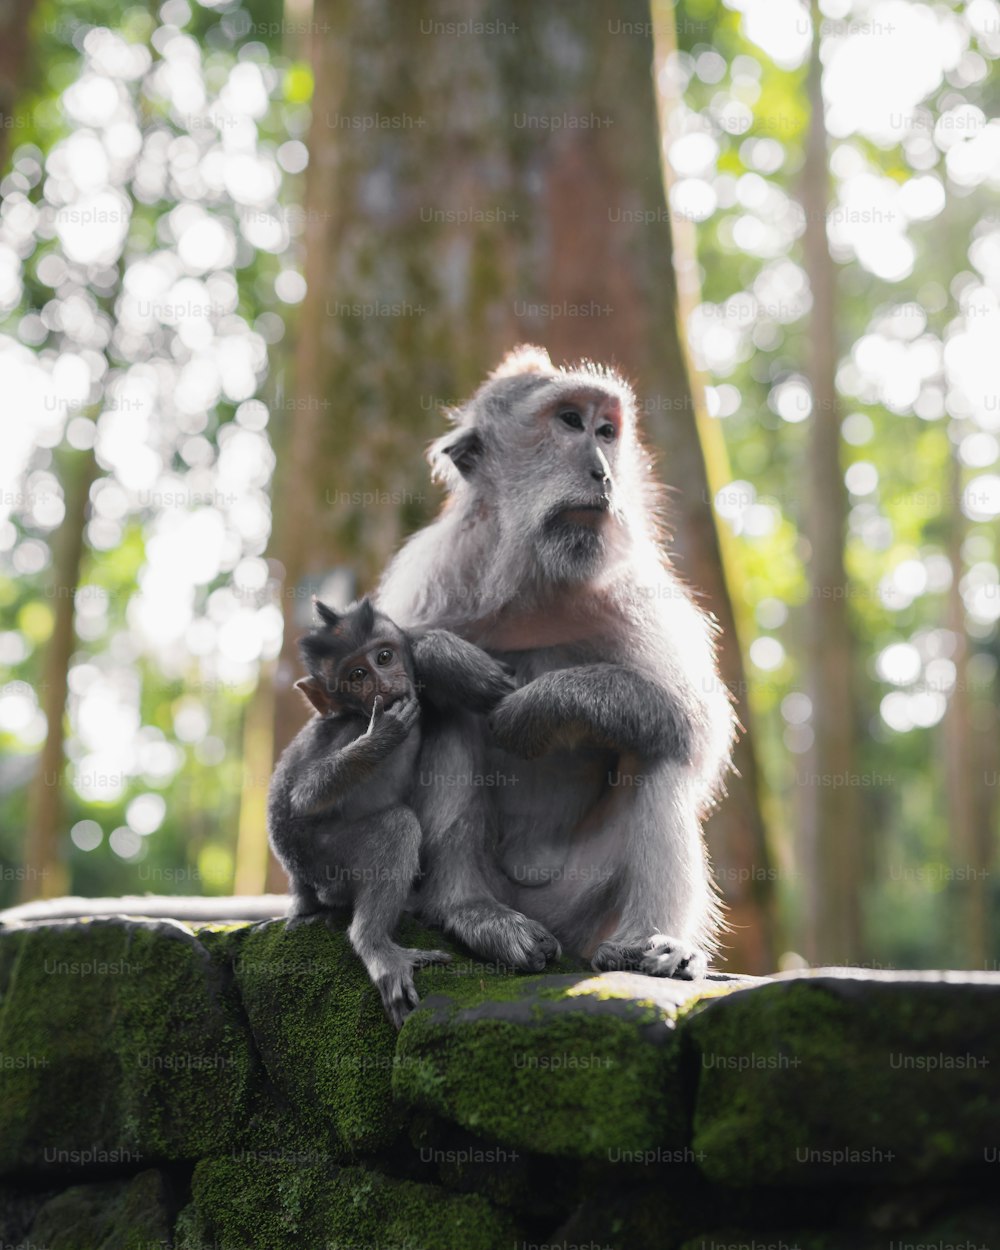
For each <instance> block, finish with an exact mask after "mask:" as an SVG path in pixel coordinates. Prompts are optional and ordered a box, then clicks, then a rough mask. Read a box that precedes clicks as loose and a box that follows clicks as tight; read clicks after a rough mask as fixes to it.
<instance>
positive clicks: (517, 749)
mask: <svg viewBox="0 0 1000 1250" xmlns="http://www.w3.org/2000/svg"><path fill="white" fill-rule="evenodd" d="M488 723H489V727H490V730H491V732H492V734H493V740H494V741H495V742H496V744H497V746H499V747H501V748H502V749H503V750H504V751H508V752H509V753H510V754H511V755H516V756H519V757H520V758H521V759H523V760H533V759H537V758H538V756H540V755H544V754H545V753H546V752H547V751H551V750H552V748H553V747H554V746H555V745H556V734H555V731H554V727H553V726H552V724H551V722H550V721H549V719H548V718H547V717H546V716H545V715H544V713H543V711H542V709H541V708H540V707H539V705H538V703H537V700H536V699H535V697H534V692H533V691H532V688H531V686H530V685H528V686H522V687H521V689H520V690H515V691H514V692H513V693H512V694H509V695H507V696H506V697H505V698H503V699H502V700H501V701H500V703H499V705H498V706H497V707H496V708H495V709H494V710H493V712H492V714H491V715H490V717H489V721H488Z"/></svg>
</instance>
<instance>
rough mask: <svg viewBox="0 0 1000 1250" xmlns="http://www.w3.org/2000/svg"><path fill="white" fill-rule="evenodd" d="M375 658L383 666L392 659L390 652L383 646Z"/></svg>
mask: <svg viewBox="0 0 1000 1250" xmlns="http://www.w3.org/2000/svg"><path fill="white" fill-rule="evenodd" d="M375 659H376V661H377V662H378V663H379V664H381V665H383V666H384V665H386V664H388V663H389V662H390V661H391V660H392V652H391V651H390V650H389V648H388V647H383V648H382V650H381V651H380V652H379V653H378V655H377V656H376V657H375Z"/></svg>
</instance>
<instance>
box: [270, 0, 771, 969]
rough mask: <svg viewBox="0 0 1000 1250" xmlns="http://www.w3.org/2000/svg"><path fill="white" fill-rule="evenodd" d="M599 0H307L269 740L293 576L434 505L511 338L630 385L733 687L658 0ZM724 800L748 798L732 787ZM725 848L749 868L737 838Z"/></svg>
mask: <svg viewBox="0 0 1000 1250" xmlns="http://www.w3.org/2000/svg"><path fill="white" fill-rule="evenodd" d="M608 12H609V11H608V10H607V9H606V8H605V7H604V6H602V5H600V4H599V3H597V0H584V2H581V3H578V4H574V5H558V6H556V5H538V4H531V3H529V2H528V0H506V2H505V3H497V2H495V0H494V2H487V0H472V2H463V3H460V2H459V0H422V2H421V3H415V4H412V5H408V6H406V7H405V8H404V7H401V6H399V5H394V4H392V3H391V2H390V0H362V2H361V3H356V2H355V3H348V2H347V0H318V3H317V7H316V12H315V22H314V27H315V28H316V29H318V30H321V29H323V28H324V27H325V28H328V29H327V33H326V34H325V35H324V36H323V37H322V38H321V39H317V41H316V45H315V49H314V57H315V60H314V73H315V80H316V88H317V95H316V98H315V100H314V112H313V120H312V128H311V133H310V142H309V149H310V154H311V164H310V170H309V188H308V191H307V196H306V223H307V238H306V256H305V272H306V278H307V281H308V283H309V294H308V295H307V297H306V304H305V305H304V306H303V309H302V315H301V329H300V334H299V343H298V349H297V353H296V358H295V362H294V368H295V378H294V388H295V403H294V405H293V406H292V407H291V408H290V409H289V410H288V413H287V419H286V430H285V435H286V450H285V455H284V464H283V469H282V479H281V482H280V483H279V486H278V490H277V494H276V499H277V508H278V510H279V518H278V522H279V524H278V531H277V537H276V542H275V546H274V549H273V554H275V555H276V556H277V557H278V558H279V559H280V560H281V562H282V563H283V564H284V566H285V570H286V579H287V588H286V598H285V602H286V613H285V615H286V644H285V645H286V650H285V653H284V655H283V658H282V664H281V666H280V669H279V674H278V682H279V689H278V694H277V699H278V716H277V728H276V738H277V744H276V745H277V746H278V747H279V748H280V746H281V745H283V743H284V742H285V741H287V739H288V737H289V734H290V732H291V730H292V728H293V727H294V725H295V724H297V723H299V722H300V721H301V718H302V713H301V711H300V710H299V709H298V708H297V707H294V705H292V704H290V702H289V687H290V683H291V681H292V679H293V676H294V665H293V663H292V652H291V649H290V648H291V646H292V641H293V640H292V637H291V635H292V632H293V630H296V629H298V628H299V626H298V624H297V623H296V621H295V616H296V614H295V606H296V602H297V600H296V595H295V593H294V591H295V588H296V587H297V586H298V585H299V584H300V583H302V581H303V580H304V579H305V578H307V577H308V576H310V575H313V576H315V575H318V574H321V573H322V572H323V571H324V570H327V569H329V568H331V567H332V566H335V565H339V564H352V565H354V566H355V567H356V568H357V569H358V572H359V574H360V580H361V583H362V586H363V587H367V586H370V585H371V584H372V583H373V581H374V579H375V577H376V575H377V573H378V571H379V569H380V568H381V567H382V565H383V564H384V563H385V561H386V560H387V559H388V557H389V556H390V555H391V554H392V552H393V550H394V549H395V548H396V546H397V545H398V543H399V540H400V538H401V537H402V536H403V534H404V533H405V532H407V531H409V530H410V529H412V528H413V527H414V526H415V525H417V524H419V523H421V522H423V521H424V520H425V519H426V518H427V516H428V515H429V513H430V512H431V511H432V510H433V500H431V499H429V498H428V497H427V496H426V494H425V491H426V486H425V482H426V469H425V466H424V465H423V464H422V463H421V457H420V452H421V448H422V446H423V445H424V444H425V443H426V441H427V440H428V439H429V438H430V437H431V436H432V435H434V434H436V433H439V432H440V430H441V428H442V417H441V414H440V411H439V409H440V408H441V407H442V406H443V405H447V404H449V403H453V402H455V401H456V400H459V399H461V398H462V397H463V396H465V395H467V394H468V393H469V392H470V391H471V390H472V389H473V388H474V387H475V386H476V384H477V383H478V382H479V381H480V380H481V378H482V376H483V374H484V372H485V370H486V369H488V368H489V367H490V366H491V365H492V364H493V363H494V362H495V361H496V360H497V358H498V357H499V356H500V354H501V353H502V352H503V351H504V350H506V349H507V348H509V347H510V346H511V345H512V344H513V343H515V342H517V341H518V340H528V341H536V342H539V343H540V344H542V345H543V346H545V347H546V348H548V349H549V351H550V353H551V354H552V356H553V359H555V360H562V359H566V358H569V359H578V358H580V357H583V356H589V357H592V358H594V359H596V360H601V361H610V362H614V363H616V364H618V365H619V366H620V367H621V368H622V369H623V370H624V371H625V372H626V373H627V375H628V376H629V377H630V378H632V379H633V380H634V382H635V384H636V386H637V390H638V395H639V401H640V406H641V409H642V416H643V421H644V425H645V428H646V432H647V435H648V437H649V438H650V441H651V442H652V444H653V445H654V447H655V448H656V449H657V451H658V452H659V453H660V460H661V471H662V473H663V475H664V477H665V479H666V481H667V483H668V485H670V486H672V487H673V488H674V495H675V508H674V520H675V523H676V528H677V531H678V539H679V563H680V564H681V567H682V571H683V572H684V573H685V574H686V576H687V577H688V578H689V579H690V580H691V581H692V582H694V583H695V584H696V585H698V587H699V589H700V590H701V591H702V592H703V596H704V599H705V600H706V601H707V606H708V607H709V608H710V610H713V611H715V612H716V614H717V615H718V616H719V617H720V619H721V620H722V621H723V624H724V625H726V626H728V627H729V628H728V641H727V642H726V646H727V647H728V648H729V650H728V651H727V652H726V656H727V678H730V679H733V675H734V674H735V685H736V688H738V689H741V688H742V685H743V683H742V679H741V676H740V669H739V652H738V650H737V649H736V647H735V642H734V639H733V630H732V628H731V624H732V609H731V606H730V604H729V600H728V596H727V592H726V585H725V580H724V577H723V576H722V575H721V572H720V571H719V560H720V554H719V546H718V536H717V534H716V532H715V528H714V521H713V518H712V514H711V506H710V498H711V493H710V490H709V485H708V479H707V476H706V470H705V463H704V452H703V449H702V447H701V444H700V441H699V433H698V422H697V419H696V407H695V405H694V402H693V396H692V389H691V379H690V376H689V373H688V367H687V360H686V355H685V351H684V347H683V336H682V333H681V328H680V323H679V318H678V309H677V284H676V280H675V275H674V271H673V267H672V250H673V243H672V237H671V229H670V222H669V219H668V216H667V211H666V201H665V198H664V187H663V181H662V174H661V167H660V132H659V128H658V124H657V105H656V99H655V94H654V89H653V76H652V70H653V43H652V38H651V35H650V33H649V32H650V14H649V8H648V4H647V3H646V2H645V0H627V2H626V3H623V4H621V5H619V6H617V7H616V9H615V13H614V17H615V25H616V27H617V26H618V25H619V19H620V24H621V29H623V30H631V31H634V32H636V33H634V34H628V35H621V34H612V33H611V30H610V23H609V20H608ZM387 31H390V32H391V33H392V38H391V39H387V38H386V32H387ZM626 84H627V89H626V87H625V85H626ZM651 223H652V224H651ZM326 405H329V406H328V407H327V406H326ZM281 510H285V514H284V516H281V515H280V512H281ZM744 782H745V778H744V779H743V780H741V781H737V783H736V785H737V787H738V788H739V787H742V786H743V785H744ZM729 802H730V803H731V804H737V805H738V804H740V803H746V802H753V803H755V802H756V800H755V797H754V796H753V795H752V793H751V792H750V791H749V790H745V789H742V788H740V791H739V793H738V794H737V795H736V796H735V797H733V798H730V800H729ZM727 836H728V835H727ZM712 850H713V852H714V853H715V855H716V857H717V859H718V860H719V862H720V864H721V865H722V866H723V867H724V868H725V869H726V871H725V872H724V873H723V880H724V882H727V883H728V882H729V881H731V880H737V879H738V877H739V875H740V874H738V873H736V872H733V871H732V867H733V866H734V865H738V864H739V863H740V862H742V859H741V856H743V854H744V849H743V848H742V847H740V848H735V847H733V846H732V845H729V844H727V841H726V840H724V839H723V838H716V839H714V840H713V845H712ZM750 854H751V857H759V856H760V855H762V854H763V849H762V846H761V845H760V844H758V845H755V846H754V848H753V850H752V851H751V852H750ZM737 919H738V922H739V924H740V926H741V928H740V929H739V930H737V932H736V934H735V936H734V939H733V944H734V947H735V948H736V949H737V951H738V960H739V962H740V963H741V964H743V966H747V967H751V966H752V967H754V968H761V970H763V969H762V964H763V962H764V961H765V960H766V957H767V942H766V941H765V940H763V939H762V938H761V937H760V934H762V933H765V932H767V929H766V924H765V920H764V913H763V909H762V908H761V907H760V906H759V905H756V904H751V905H748V906H746V907H741V908H740V912H739V915H738V917H737ZM748 935H749V937H748Z"/></svg>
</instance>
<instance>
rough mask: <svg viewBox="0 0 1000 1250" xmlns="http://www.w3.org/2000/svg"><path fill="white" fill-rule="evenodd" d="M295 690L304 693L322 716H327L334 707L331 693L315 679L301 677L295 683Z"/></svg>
mask: <svg viewBox="0 0 1000 1250" xmlns="http://www.w3.org/2000/svg"><path fill="white" fill-rule="evenodd" d="M295 689H296V690H301V691H302V693H303V694H304V695H305V697H306V698H307V699H308V700H309V702H310V703H311V704H312V705H313V707H314V708H315V709H316V711H317V712H319V714H320V716H326V715H327V713H328V712H329V711H330V709H331V708H332V706H333V701H332V700H331V698H330V695H329V693H328V692H327V691H326V689H325V688H324V687H323V686H321V685H320V684H319V682H318V681H317V680H316V678H315V677H300V678H299V680H298V681H297V682H296V683H295Z"/></svg>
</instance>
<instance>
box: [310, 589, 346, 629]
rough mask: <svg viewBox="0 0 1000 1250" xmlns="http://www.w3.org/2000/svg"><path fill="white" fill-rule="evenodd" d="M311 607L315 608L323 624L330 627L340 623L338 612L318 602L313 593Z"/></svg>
mask: <svg viewBox="0 0 1000 1250" xmlns="http://www.w3.org/2000/svg"><path fill="white" fill-rule="evenodd" d="M313 607H314V608H315V609H316V614H317V616H318V617H319V619H320V620H321V621H322V622H323V624H324V625H327V626H329V628H330V629H333V627H334V626H335V625H339V624H340V613H339V612H334V610H333V608H328V607H327V606H326V604H325V603H320V601H319V600H318V599H317V598H316V596H315V595H313Z"/></svg>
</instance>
